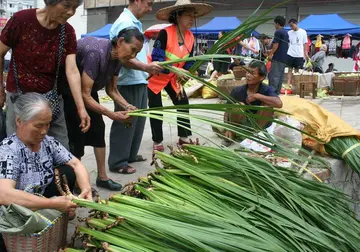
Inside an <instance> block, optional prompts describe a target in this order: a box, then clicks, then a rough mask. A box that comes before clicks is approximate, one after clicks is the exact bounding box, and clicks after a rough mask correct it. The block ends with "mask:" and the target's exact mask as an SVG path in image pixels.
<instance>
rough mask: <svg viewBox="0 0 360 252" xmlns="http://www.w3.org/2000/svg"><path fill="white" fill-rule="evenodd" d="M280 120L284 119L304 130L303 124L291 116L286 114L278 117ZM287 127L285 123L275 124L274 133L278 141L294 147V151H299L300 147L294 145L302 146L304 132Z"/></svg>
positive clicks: (287, 122) (285, 121) (283, 120)
mask: <svg viewBox="0 0 360 252" xmlns="http://www.w3.org/2000/svg"><path fill="white" fill-rule="evenodd" d="M278 120H279V121H282V122H284V123H286V124H288V125H290V126H292V127H294V128H296V129H298V130H303V128H304V127H303V125H302V124H301V123H300V122H299V121H297V120H296V119H293V118H291V117H289V116H284V117H280V118H278ZM298 130H295V129H292V128H289V127H286V126H284V125H280V124H275V127H274V131H273V135H274V136H275V138H276V141H277V142H279V143H280V144H281V145H283V146H285V147H289V148H292V149H293V151H295V152H297V151H298V150H299V149H298V148H295V147H294V145H298V146H301V143H302V134H301V132H300V131H298Z"/></svg>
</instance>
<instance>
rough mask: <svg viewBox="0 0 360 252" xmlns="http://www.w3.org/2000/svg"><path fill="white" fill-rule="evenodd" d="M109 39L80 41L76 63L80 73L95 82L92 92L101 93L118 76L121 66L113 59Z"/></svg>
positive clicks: (87, 38)
mask: <svg viewBox="0 0 360 252" xmlns="http://www.w3.org/2000/svg"><path fill="white" fill-rule="evenodd" d="M111 48H112V45H111V41H110V40H109V39H102V38H95V37H85V38H82V39H80V40H78V46H77V52H76V63H77V66H78V68H79V71H80V73H81V74H82V73H83V72H85V73H86V74H87V75H88V76H89V77H90V78H91V79H92V80H93V81H94V85H93V88H92V92H96V91H99V90H100V89H102V88H103V87H105V86H106V85H107V84H108V83H109V82H111V81H112V78H113V76H118V75H119V72H120V69H121V64H120V61H119V60H112V59H111Z"/></svg>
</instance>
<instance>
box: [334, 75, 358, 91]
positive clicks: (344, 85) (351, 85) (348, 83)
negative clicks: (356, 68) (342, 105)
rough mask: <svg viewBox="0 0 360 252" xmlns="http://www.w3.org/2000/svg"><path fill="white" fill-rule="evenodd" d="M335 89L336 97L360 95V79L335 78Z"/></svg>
mask: <svg viewBox="0 0 360 252" xmlns="http://www.w3.org/2000/svg"><path fill="white" fill-rule="evenodd" d="M333 89H334V94H335V95H347V96H357V95H360V77H356V76H354V77H334V78H333Z"/></svg>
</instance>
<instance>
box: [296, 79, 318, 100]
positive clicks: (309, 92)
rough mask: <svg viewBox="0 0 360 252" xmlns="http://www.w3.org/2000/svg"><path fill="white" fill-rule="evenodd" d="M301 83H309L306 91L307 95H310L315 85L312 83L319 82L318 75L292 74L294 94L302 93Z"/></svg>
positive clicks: (305, 88)
mask: <svg viewBox="0 0 360 252" xmlns="http://www.w3.org/2000/svg"><path fill="white" fill-rule="evenodd" d="M300 83H309V85H305V87H304V93H305V96H309V95H311V94H312V92H313V86H312V84H311V83H316V84H317V83H318V76H317V75H293V76H292V89H293V94H296V95H300Z"/></svg>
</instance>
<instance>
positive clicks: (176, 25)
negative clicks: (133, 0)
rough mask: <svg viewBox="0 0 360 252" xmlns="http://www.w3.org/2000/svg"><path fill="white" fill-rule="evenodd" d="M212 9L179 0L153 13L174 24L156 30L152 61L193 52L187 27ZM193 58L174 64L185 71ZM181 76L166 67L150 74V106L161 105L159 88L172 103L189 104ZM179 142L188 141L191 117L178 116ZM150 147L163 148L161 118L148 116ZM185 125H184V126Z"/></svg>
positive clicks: (190, 33)
mask: <svg viewBox="0 0 360 252" xmlns="http://www.w3.org/2000/svg"><path fill="white" fill-rule="evenodd" d="M211 10H212V6H211V5H208V4H201V3H191V1H190V0H178V1H176V3H175V5H173V6H170V7H166V8H163V9H160V10H159V11H158V12H157V13H156V18H157V19H159V20H161V21H169V23H171V24H173V25H171V26H169V27H167V28H165V29H163V30H161V31H160V32H159V35H158V37H157V39H156V41H155V44H154V50H153V52H152V55H151V57H152V61H166V60H173V59H182V58H188V57H191V56H192V55H193V49H194V35H193V34H192V32H191V31H190V30H189V29H190V28H191V27H192V26H193V23H194V21H195V18H197V17H201V16H204V15H206V14H208V13H209V12H210V11H211ZM192 65H193V62H186V63H185V62H182V63H176V64H173V67H176V68H178V69H180V70H182V71H187V70H188V69H189V68H190V67H191V66H192ZM178 78H181V76H179V75H176V74H174V73H170V72H168V71H163V72H162V73H161V74H159V75H157V76H152V77H151V78H150V79H149V84H148V96H149V107H150V108H154V107H162V102H161V90H163V89H165V91H166V92H167V93H168V95H169V96H170V98H171V100H172V102H173V103H174V105H186V104H189V100H188V98H187V96H186V93H185V92H184V90H183V88H182V87H181V85H180V83H179V82H178ZM178 111H179V112H183V113H189V110H185V109H182V110H178ZM177 124H178V136H179V137H180V139H179V144H180V145H181V144H186V143H189V142H190V140H189V139H188V137H189V136H190V135H191V131H190V130H189V129H190V120H188V119H183V118H178V119H177ZM150 125H151V131H152V139H153V142H154V143H153V150H156V151H163V150H164V146H163V144H162V141H163V131H162V121H161V120H157V119H152V118H151V119H150ZM184 127H186V129H185V128H184Z"/></svg>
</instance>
